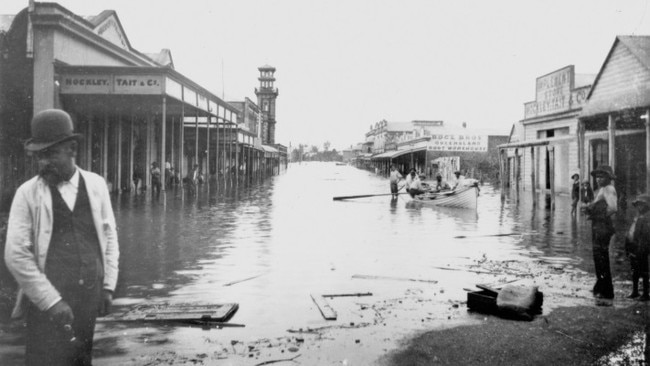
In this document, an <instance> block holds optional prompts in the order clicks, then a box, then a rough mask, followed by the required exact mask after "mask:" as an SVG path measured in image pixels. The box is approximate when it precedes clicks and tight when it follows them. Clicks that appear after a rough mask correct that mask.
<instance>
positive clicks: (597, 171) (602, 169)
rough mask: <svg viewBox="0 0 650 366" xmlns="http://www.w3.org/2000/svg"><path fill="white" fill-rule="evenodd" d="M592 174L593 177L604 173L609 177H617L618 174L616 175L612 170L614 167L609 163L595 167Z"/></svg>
mask: <svg viewBox="0 0 650 366" xmlns="http://www.w3.org/2000/svg"><path fill="white" fill-rule="evenodd" d="M591 175H592V176H593V177H598V176H599V175H604V176H606V177H608V178H609V179H616V176H615V175H614V171H613V170H612V167H611V166H609V165H601V166H599V167H598V168H596V169H594V170H593V171H592V172H591Z"/></svg>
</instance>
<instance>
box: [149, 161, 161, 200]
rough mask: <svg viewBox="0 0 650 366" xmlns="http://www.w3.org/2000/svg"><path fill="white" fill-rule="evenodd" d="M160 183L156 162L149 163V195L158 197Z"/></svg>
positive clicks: (158, 168)
mask: <svg viewBox="0 0 650 366" xmlns="http://www.w3.org/2000/svg"><path fill="white" fill-rule="evenodd" d="M161 185H162V183H161V181H160V167H159V166H158V163H157V162H155V161H154V162H153V163H151V195H152V196H155V197H159V196H160V188H161Z"/></svg>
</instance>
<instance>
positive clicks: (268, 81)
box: [255, 65, 278, 145]
mask: <svg viewBox="0 0 650 366" xmlns="http://www.w3.org/2000/svg"><path fill="white" fill-rule="evenodd" d="M258 70H259V71H260V77H259V78H257V80H259V81H260V87H259V89H258V88H255V95H257V106H258V107H259V108H260V110H261V112H262V113H261V114H262V126H261V127H262V128H261V129H260V137H261V138H262V144H264V145H273V144H275V99H276V98H277V97H278V89H277V88H275V87H274V86H273V82H275V76H273V74H274V73H275V67H273V66H269V65H264V66H261V67H259V68H258Z"/></svg>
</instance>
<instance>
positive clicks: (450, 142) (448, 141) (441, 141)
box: [427, 131, 488, 152]
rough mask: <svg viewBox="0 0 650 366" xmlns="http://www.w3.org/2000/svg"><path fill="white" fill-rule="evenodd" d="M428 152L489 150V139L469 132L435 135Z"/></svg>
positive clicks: (432, 137)
mask: <svg viewBox="0 0 650 366" xmlns="http://www.w3.org/2000/svg"><path fill="white" fill-rule="evenodd" d="M427 150H430V151H477V152H485V151H487V150H488V137H487V136H486V135H482V134H474V133H468V132H467V131H459V132H453V131H449V132H444V133H434V134H432V135H431V139H430V140H429V144H428V146H427Z"/></svg>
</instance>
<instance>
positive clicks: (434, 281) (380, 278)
mask: <svg viewBox="0 0 650 366" xmlns="http://www.w3.org/2000/svg"><path fill="white" fill-rule="evenodd" d="M352 278H360V279H364V280H394V281H413V282H427V283H438V281H436V280H420V279H417V278H406V277H391V276H371V275H360V274H355V275H352Z"/></svg>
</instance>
